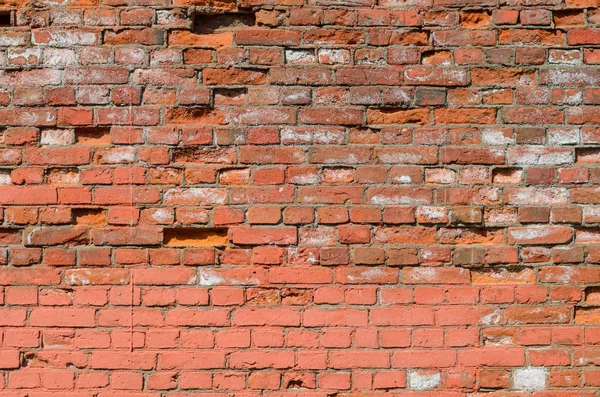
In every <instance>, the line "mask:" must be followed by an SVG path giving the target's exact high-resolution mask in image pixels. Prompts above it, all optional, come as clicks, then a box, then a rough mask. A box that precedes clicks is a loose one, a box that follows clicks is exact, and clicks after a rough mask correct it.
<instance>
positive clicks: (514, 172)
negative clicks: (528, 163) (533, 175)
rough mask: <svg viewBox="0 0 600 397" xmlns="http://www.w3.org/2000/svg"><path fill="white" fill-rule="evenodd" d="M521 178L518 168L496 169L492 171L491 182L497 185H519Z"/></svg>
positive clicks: (521, 173) (521, 171)
mask: <svg viewBox="0 0 600 397" xmlns="http://www.w3.org/2000/svg"><path fill="white" fill-rule="evenodd" d="M522 177H523V170H521V169H520V168H496V169H494V170H493V171H492V181H493V182H494V183H497V184H519V183H520V182H521V178H522Z"/></svg>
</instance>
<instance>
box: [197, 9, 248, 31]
mask: <svg viewBox="0 0 600 397" xmlns="http://www.w3.org/2000/svg"><path fill="white" fill-rule="evenodd" d="M255 24H256V17H255V16H254V13H250V12H243V13H225V14H220V15H215V14H196V15H194V33H201V34H206V33H214V32H216V31H218V30H220V29H233V28H244V27H249V26H254V25H255Z"/></svg>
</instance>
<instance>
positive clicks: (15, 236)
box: [0, 228, 22, 245]
mask: <svg viewBox="0 0 600 397" xmlns="http://www.w3.org/2000/svg"><path fill="white" fill-rule="evenodd" d="M21 240H22V232H21V229H9V228H0V244H2V245H10V244H21V243H22V241H21Z"/></svg>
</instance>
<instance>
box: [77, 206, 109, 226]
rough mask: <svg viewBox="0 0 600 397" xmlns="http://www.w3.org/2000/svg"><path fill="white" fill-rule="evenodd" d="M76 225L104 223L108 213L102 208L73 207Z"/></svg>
mask: <svg viewBox="0 0 600 397" xmlns="http://www.w3.org/2000/svg"><path fill="white" fill-rule="evenodd" d="M71 214H72V216H73V220H74V221H75V224H76V225H104V224H105V223H106V214H105V212H104V210H103V209H102V208H73V210H72V211H71Z"/></svg>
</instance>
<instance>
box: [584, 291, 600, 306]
mask: <svg viewBox="0 0 600 397" xmlns="http://www.w3.org/2000/svg"><path fill="white" fill-rule="evenodd" d="M585 303H587V304H593V305H598V306H600V287H587V288H586V289H585Z"/></svg>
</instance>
